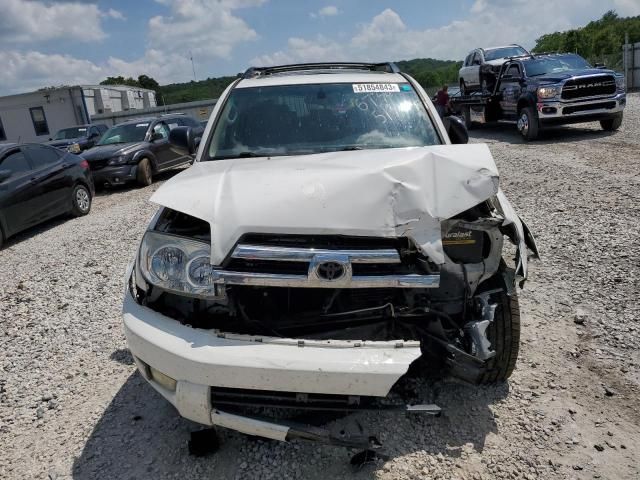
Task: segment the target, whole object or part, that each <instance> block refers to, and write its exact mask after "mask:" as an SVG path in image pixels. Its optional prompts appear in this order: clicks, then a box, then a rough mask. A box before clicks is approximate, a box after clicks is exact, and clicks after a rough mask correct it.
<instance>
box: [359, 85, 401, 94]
mask: <svg viewBox="0 0 640 480" xmlns="http://www.w3.org/2000/svg"><path fill="white" fill-rule="evenodd" d="M352 85H353V91H354V92H355V93H378V92H383V93H386V92H399V91H400V87H399V86H398V84H397V83H354V84H352Z"/></svg>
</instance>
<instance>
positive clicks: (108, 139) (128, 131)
mask: <svg viewBox="0 0 640 480" xmlns="http://www.w3.org/2000/svg"><path fill="white" fill-rule="evenodd" d="M148 128H149V122H140V123H127V124H126V125H116V126H115V127H111V128H110V129H109V130H107V131H106V132H105V134H104V135H103V136H102V138H101V139H100V141H99V142H98V145H109V144H111V143H128V142H142V141H143V140H144V136H145V134H146V133H147V129H148Z"/></svg>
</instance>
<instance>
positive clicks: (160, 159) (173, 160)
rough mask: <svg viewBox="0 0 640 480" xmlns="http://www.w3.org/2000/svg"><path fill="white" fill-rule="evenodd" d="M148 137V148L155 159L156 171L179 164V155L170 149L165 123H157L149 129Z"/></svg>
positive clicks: (167, 129) (167, 128)
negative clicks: (149, 136)
mask: <svg viewBox="0 0 640 480" xmlns="http://www.w3.org/2000/svg"><path fill="white" fill-rule="evenodd" d="M150 135H151V138H150V148H151V151H152V152H153V154H154V155H155V157H156V162H157V168H158V170H165V169H167V168H171V167H172V166H174V165H177V164H178V163H180V159H181V157H180V155H178V154H177V153H175V152H174V151H173V150H171V148H170V145H169V127H168V126H167V124H166V123H165V122H158V123H156V124H155V125H154V126H153V127H151V134H150Z"/></svg>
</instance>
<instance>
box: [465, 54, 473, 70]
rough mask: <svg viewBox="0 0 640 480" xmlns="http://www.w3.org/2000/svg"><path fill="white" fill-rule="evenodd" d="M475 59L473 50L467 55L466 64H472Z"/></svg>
mask: <svg viewBox="0 0 640 480" xmlns="http://www.w3.org/2000/svg"><path fill="white" fill-rule="evenodd" d="M472 60H473V52H471V53H470V54H469V55H467V58H465V60H464V66H465V67H468V66H470V65H471V61H472Z"/></svg>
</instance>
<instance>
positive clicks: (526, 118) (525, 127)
mask: <svg viewBox="0 0 640 480" xmlns="http://www.w3.org/2000/svg"><path fill="white" fill-rule="evenodd" d="M518 131H519V132H520V134H521V135H522V137H523V138H524V139H525V140H535V139H536V138H538V116H537V115H536V114H535V112H534V110H533V109H532V108H531V107H524V108H523V109H522V110H520V113H519V114H518Z"/></svg>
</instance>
